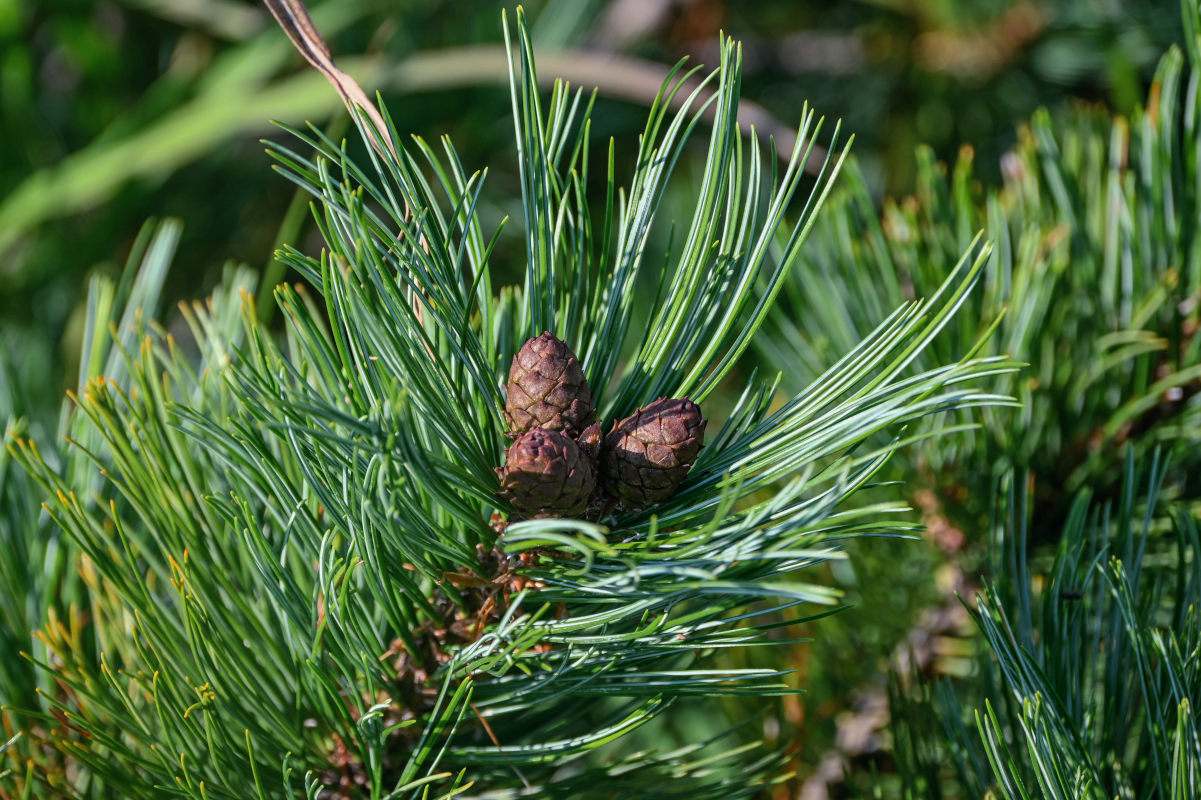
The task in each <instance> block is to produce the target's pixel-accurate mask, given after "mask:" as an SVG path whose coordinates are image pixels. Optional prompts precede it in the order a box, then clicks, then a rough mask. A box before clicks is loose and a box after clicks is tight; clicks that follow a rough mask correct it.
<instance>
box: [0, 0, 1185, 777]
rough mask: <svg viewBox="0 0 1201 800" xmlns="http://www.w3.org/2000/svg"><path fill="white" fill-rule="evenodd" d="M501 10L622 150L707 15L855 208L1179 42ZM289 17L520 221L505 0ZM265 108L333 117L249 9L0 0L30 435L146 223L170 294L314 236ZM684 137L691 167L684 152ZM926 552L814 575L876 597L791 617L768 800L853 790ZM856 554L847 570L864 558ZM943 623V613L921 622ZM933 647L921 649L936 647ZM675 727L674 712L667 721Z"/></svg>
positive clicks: (1028, 14)
mask: <svg viewBox="0 0 1201 800" xmlns="http://www.w3.org/2000/svg"><path fill="white" fill-rule="evenodd" d="M525 5H526V8H527V10H528V11H529V12H530V15H531V18H533V19H534V20H535V36H536V42H537V43H538V46H539V48H540V50H541V52H543V53H545V56H544V57H542V58H541V60H540V62H539V65H540V69H541V70H542V72H543V74H542V75H541V77H542V78H543V79H550V78H553V77H555V75H556V74H563V75H565V76H568V77H570V78H571V79H572V81H573V82H574V83H578V84H582V85H583V86H585V87H591V86H593V85H595V86H597V88H598V91H599V96H600V100H599V101H598V103H599V108H598V111H597V112H596V113H595V114H594V115H593V116H594V120H595V121H596V122H595V125H594V136H595V137H596V140H597V141H598V142H602V141H605V140H607V139H608V138H609V137H614V139H615V141H616V144H617V151H618V156H619V158H622V157H624V158H627V159H628V158H629V157H630V156H631V154H632V153H633V152H634V150H635V148H636V143H635V141H634V137H635V135H636V134H637V132H638V130H639V129H640V127H641V125H642V124H643V121H644V119H645V110H646V107H647V105H648V104H649V103H650V101H651V100H652V99H653V97H654V94H655V92H656V91H657V89H658V84H659V81H660V80H661V78H662V77H663V76H664V75H665V74H666V71H667V69H668V68H669V67H670V65H671V64H673V63H674V62H676V61H677V60H678V59H680V58H682V57H684V56H688V57H689V58H690V59H691V60H692V62H693V63H703V64H710V63H712V61H713V59H714V56H715V54H716V45H717V36H718V32H719V31H725V32H726V33H728V34H730V35H732V36H734V37H735V38H737V39H739V40H740V41H741V42H742V43H743V54H744V65H745V66H744V69H745V77H744V82H743V96H744V99H745V100H748V101H752V102H753V103H754V104H757V106H759V107H760V108H758V109H753V108H748V110H747V111H748V115H749V116H748V119H749V118H751V116H754V115H755V114H757V115H758V116H756V117H755V118H756V119H757V120H758V121H759V122H760V123H761V124H760V127H761V128H766V129H767V130H769V131H779V130H786V129H787V128H788V127H789V126H791V125H792V124H793V123H794V122H795V120H796V119H797V118H798V117H799V114H800V109H801V104H802V103H803V102H804V101H806V100H807V101H809V102H810V103H811V104H813V105H814V106H816V108H817V109H818V111H819V112H820V113H822V114H824V115H825V116H826V117H827V118H830V119H842V120H843V124H844V126H845V128H846V129H847V130H848V131H849V132H851V133H854V134H855V136H856V140H855V145H854V153H855V155H856V157H857V159H858V162H859V166H860V168H861V170H862V174H863V177H864V180H865V182H866V185H867V187H868V191H869V192H870V194H871V196H872V197H873V198H874V200H875V201H876V202H877V203H881V202H882V201H883V198H885V197H886V196H904V195H907V194H909V193H911V192H913V191H914V190H915V180H916V174H917V173H916V161H915V158H914V152H915V149H916V147H917V146H918V145H919V144H923V143H924V144H926V145H929V146H930V147H931V148H932V152H933V155H934V157H935V158H937V159H940V160H943V161H948V162H953V161H954V160H955V158H956V155H957V153H958V152H959V150H960V147H961V146H962V145H964V144H970V145H971V146H972V148H973V149H974V153H975V157H974V162H973V163H974V170H973V177H974V180H977V181H979V182H982V183H983V184H985V185H994V184H997V183H999V182H1000V179H1001V163H1002V156H1003V154H1004V153H1006V151H1007V150H1008V149H1009V148H1011V147H1012V146H1013V145H1014V143H1015V141H1016V138H1017V129H1018V124H1019V123H1020V122H1021V121H1023V120H1026V119H1028V118H1029V117H1031V115H1032V114H1033V113H1034V112H1035V110H1036V109H1038V108H1040V107H1047V108H1049V109H1050V110H1051V112H1052V114H1053V115H1054V114H1055V113H1057V112H1058V111H1060V110H1063V109H1066V108H1069V107H1072V106H1077V105H1079V104H1089V105H1096V106H1103V107H1105V108H1107V109H1110V110H1112V111H1115V112H1119V113H1123V114H1129V113H1131V112H1133V111H1134V110H1135V108H1136V107H1137V106H1138V105H1139V104H1140V103H1141V102H1142V101H1143V98H1145V96H1146V92H1147V87H1148V84H1149V81H1150V77H1151V73H1152V70H1153V69H1154V67H1155V63H1156V61H1157V60H1158V58H1159V57H1160V56H1161V54H1162V53H1163V52H1164V50H1165V49H1166V48H1167V47H1168V46H1169V45H1171V44H1173V43H1175V42H1177V41H1178V40H1179V39H1180V36H1181V26H1180V12H1179V3H1178V2H1177V0H1140V2H1137V3H1130V2H1120V1H1119V0H1043V1H1042V2H1035V1H1034V0H1018V1H1017V2H1014V1H1013V0H841V1H839V2H834V1H833V0H829V1H827V2H818V1H817V0H758V1H757V2H725V1H724V0H578V1H575V0H573V1H571V2H563V1H562V0H561V1H560V2H529V3H526V4H525ZM310 7H311V9H312V10H313V12H314V18H315V20H316V22H317V24H318V25H319V27H320V28H321V29H322V31H323V32H324V33H325V34H326V37H327V39H328V40H329V42H330V45H331V47H332V49H333V51H334V53H335V56H336V57H337V58H338V60H339V63H340V64H341V65H342V66H343V67H344V68H346V69H347V70H348V71H350V72H352V74H355V75H356V76H357V77H359V78H360V80H361V81H362V82H363V84H364V85H365V86H366V87H367V88H368V89H378V90H380V91H381V92H382V94H383V96H384V100H385V104H386V105H387V107H388V109H389V110H390V112H391V113H392V115H393V117H394V118H395V120H396V124H397V127H398V129H400V130H402V131H410V132H412V133H414V134H419V135H421V136H423V137H425V138H426V139H427V140H431V141H433V140H436V139H437V137H438V136H440V135H442V134H449V135H450V136H451V137H452V138H453V139H454V141H455V144H456V147H457V148H458V150H459V152H460V153H461V154H462V156H463V158H464V161H465V165H466V166H467V167H468V169H476V168H482V167H485V166H487V167H488V169H489V179H488V181H489V187H490V188H489V189H488V191H487V193H486V196H487V198H488V202H489V203H491V204H492V206H491V207H490V208H489V209H487V214H488V215H489V216H490V217H491V218H493V219H499V218H500V217H501V216H503V215H505V214H512V215H513V216H515V217H518V218H519V217H520V199H519V197H520V194H519V191H520V190H519V181H518V177H517V176H516V174H515V173H514V172H513V167H514V164H515V157H514V147H513V139H512V137H513V133H512V126H511V122H510V117H509V115H510V105H509V97H508V91H507V86H506V85H505V73H504V61H503V53H502V52H501V51H500V50H499V45H500V43H501V11H502V9H503V8H504V7H505V5H504V4H503V3H495V2H450V1H449V0H447V1H445V2H442V1H440V0H411V1H409V2H385V1H384V0H333V1H332V2H325V3H319V2H313V3H311V4H310ZM271 119H278V120H281V121H284V122H287V123H289V124H301V123H302V122H303V121H304V120H311V121H312V122H314V123H315V124H316V125H318V126H321V127H323V128H325V129H327V130H331V131H334V132H344V131H345V130H346V121H345V115H344V112H343V111H342V108H341V105H340V103H339V101H338V99H337V97H336V95H334V93H333V91H332V90H331V89H330V88H329V86H328V85H327V84H326V83H325V82H324V81H323V80H322V79H321V78H320V77H319V76H318V75H316V74H315V73H314V72H313V71H312V70H311V69H310V68H309V67H308V66H307V65H306V64H304V63H303V61H302V60H301V59H300V57H299V56H297V55H296V54H295V53H294V52H293V51H292V49H291V47H290V45H289V44H288V42H287V41H286V39H285V38H284V36H283V35H282V34H281V33H280V32H279V31H278V29H277V28H276V27H275V26H274V24H273V23H272V21H271V20H270V18H269V16H268V15H267V13H266V12H265V11H264V10H263V9H262V8H261V7H260V6H258V5H256V4H254V3H249V2H240V1H239V0H103V1H100V2H97V1H95V0H0V136H2V142H3V146H0V198H2V199H0V253H3V258H2V259H0V344H2V346H3V356H4V359H3V360H4V362H6V363H7V370H6V371H7V379H8V380H11V381H13V382H15V384H16V387H17V390H16V391H14V392H12V393H11V396H13V397H18V398H21V400H20V402H21V403H23V404H24V407H23V408H16V409H11V410H12V411H15V412H16V413H18V414H27V415H29V416H31V417H32V418H33V420H34V422H35V425H36V424H37V422H38V421H41V422H42V423H48V422H49V420H50V418H51V417H52V416H53V415H54V414H55V413H56V412H57V409H58V407H59V400H60V398H61V395H62V392H63V390H65V389H69V388H73V383H74V380H75V378H74V376H75V375H76V367H77V365H76V364H74V363H73V358H74V356H72V355H71V354H74V353H77V352H78V351H79V340H80V337H81V336H82V327H83V326H82V320H83V318H84V312H85V307H84V304H85V302H86V298H85V291H86V286H87V276H88V275H90V274H92V273H94V272H96V271H103V272H106V273H110V274H112V275H114V276H115V275H117V274H118V273H119V271H120V268H121V265H122V264H123V263H124V259H125V256H126V254H127V252H128V251H129V249H130V247H131V246H132V244H133V242H134V239H135V237H136V235H137V233H138V230H139V229H140V227H141V226H142V224H143V222H144V221H145V220H146V219H147V218H148V217H152V216H160V217H161V216H172V217H178V218H179V219H181V220H182V221H183V222H184V230H183V236H182V239H181V243H180V247H179V252H178V255H177V257H176V259H175V261H174V266H173V269H172V272H171V273H170V275H169V276H168V282H167V290H166V293H165V296H166V297H167V298H168V300H170V301H174V300H182V299H192V298H195V297H198V296H201V295H203V294H204V291H205V287H207V286H209V285H210V284H211V283H213V282H214V281H215V280H216V278H217V277H218V276H219V274H220V270H221V269H222V266H223V265H224V264H225V263H226V262H228V261H237V262H244V263H247V264H250V265H251V266H253V267H256V268H258V269H261V270H264V271H265V272H266V273H267V275H268V277H269V281H270V280H278V279H283V278H286V277H287V276H284V275H283V274H282V273H280V272H279V271H278V270H276V268H275V266H274V265H273V264H272V260H271V253H272V252H273V249H274V247H275V245H276V244H277V242H279V241H280V240H281V238H283V239H287V240H288V241H292V242H298V243H302V244H307V246H310V247H316V246H317V243H316V241H315V240H314V239H313V235H314V234H313V230H312V226H311V225H310V224H309V223H308V220H307V218H306V215H305V208H304V206H303V204H302V203H300V202H298V201H297V198H296V194H295V192H294V190H293V188H292V187H291V185H290V184H288V183H286V182H285V181H284V180H283V179H282V178H280V177H279V176H277V175H275V174H274V173H273V172H272V171H271V170H270V168H269V162H268V159H267V157H266V155H265V153H264V151H263V146H262V145H261V143H260V142H259V139H260V138H261V137H263V136H271V137H274V138H281V139H282V138H285V137H286V134H284V133H282V132H280V131H278V130H274V129H273V128H272V126H271V125H270V124H269V122H268V121H269V120H271ZM697 138H698V139H700V138H702V137H697ZM694 145H695V147H694V148H693V152H694V153H696V154H698V155H699V154H700V153H701V152H702V150H703V148H702V146H701V145H702V142H700V141H697V142H694ZM602 150H603V148H597V149H596V152H595V153H594V157H597V158H603V152H602ZM698 163H699V162H698ZM619 174H622V173H621V171H620V165H619ZM690 174H693V175H695V172H694V171H693V167H692V166H690V165H689V164H687V163H686V164H684V165H682V167H681V175H680V178H679V179H677V180H676V182H675V191H676V194H675V195H674V196H673V197H671V198H670V199H669V203H670V204H671V206H672V207H671V208H670V209H668V210H670V211H673V212H676V213H677V215H678V213H682V212H683V211H684V210H686V209H687V208H688V204H689V202H690V194H689V192H688V189H687V183H688V181H687V178H688V176H689V175H690ZM662 232H663V233H665V231H662ZM520 236H521V232H520V230H519V229H518V226H516V225H511V226H509V228H508V229H507V232H506V237H507V238H506V239H505V240H504V241H502V243H501V247H500V250H499V251H498V257H499V258H500V259H501V260H502V261H503V260H504V259H505V258H506V257H508V256H513V257H516V256H518V255H519V254H520V252H521V250H522V244H521V242H520ZM509 260H513V258H510V259H509ZM165 316H166V317H167V319H168V320H169V319H170V318H171V314H170V312H169V310H167V311H166V312H165ZM0 366H2V365H0ZM778 366H779V365H773V367H778ZM0 410H3V409H0ZM931 503H934V505H932V506H931V507H929V508H921V510H922V511H923V513H924V514H925V516H926V518H927V521H934V522H935V523H936V524H945V525H946V528H947V530H944V531H943V533H944V534H945V535H948V536H951V535H954V534H956V533H957V531H956V530H955V529H954V527H953V526H952V525H950V524H949V523H946V522H945V520H943V519H942V516H941V510H940V508H939V507H938V506H937V501H936V499H931ZM918 505H919V506H920V502H919V503H918ZM933 541H934V543H931V542H927V543H925V544H913V543H902V542H886V543H884V544H873V545H872V547H871V548H870V549H869V548H863V547H861V548H859V550H858V552H856V553H855V558H856V559H865V560H874V561H877V562H878V563H881V564H891V565H893V569H899V570H900V573H898V574H896V576H895V578H896V579H895V582H894V583H890V584H881V583H879V582H865V583H861V584H859V585H856V583H855V572H854V571H853V570H849V571H848V572H847V573H845V574H841V575H835V576H833V577H834V578H835V579H837V580H840V581H842V582H843V584H844V585H846V586H849V587H850V589H851V599H852V600H854V601H855V602H857V603H859V604H860V608H861V609H869V610H870V609H876V611H875V612H874V613H871V612H864V611H852V612H849V613H848V614H844V615H840V616H839V617H836V618H834V619H833V620H827V621H823V622H822V623H821V624H819V625H818V626H816V627H815V628H814V629H813V630H812V631H810V633H811V634H813V635H816V636H817V637H818V643H817V644H816V645H815V646H813V647H803V648H793V649H790V650H789V651H788V658H790V659H793V660H794V661H795V662H796V663H794V664H793V666H794V667H796V668H797V669H798V670H799V671H800V672H799V675H798V678H797V680H798V684H799V685H803V686H805V687H806V688H807V689H808V691H809V694H807V695H805V696H803V697H801V698H799V699H798V698H790V699H787V700H783V701H781V708H780V711H781V712H782V713H781V716H780V719H783V720H784V721H785V722H786V723H790V724H791V726H793V727H792V730H791V732H787V733H783V734H780V735H784V736H786V737H787V736H792V737H795V740H796V741H795V744H796V759H795V764H794V765H795V766H796V768H797V769H798V770H800V772H801V776H800V778H799V779H798V781H796V782H794V783H793V784H791V785H790V787H789V788H788V789H787V791H788V792H790V793H795V794H796V795H797V796H801V797H806V798H813V799H814V800H816V798H820V797H829V796H844V795H845V796H853V792H854V788H853V785H854V782H853V781H852V782H851V783H850V784H847V783H845V782H844V781H843V780H842V779H840V778H839V777H838V775H837V773H838V771H839V769H841V767H837V766H836V765H835V764H834V762H835V761H837V759H831V758H829V757H828V756H829V754H831V753H840V754H841V756H842V757H843V758H844V759H849V761H846V762H844V763H850V764H851V765H852V767H854V764H855V761H854V760H855V758H857V757H859V755H860V754H870V753H873V752H875V750H876V748H877V747H878V746H879V745H880V744H881V743H880V742H879V741H876V740H875V739H873V737H878V736H879V735H881V734H880V732H881V730H882V724H881V721H880V719H881V718H880V715H881V714H882V713H885V712H886V710H885V709H881V708H880V705H879V704H880V703H881V701H882V698H883V697H884V691H883V680H884V678H883V676H884V674H885V672H886V670H885V669H884V668H883V664H884V662H885V661H886V659H887V658H888V657H889V656H890V654H891V653H892V652H893V650H894V648H895V647H896V645H897V643H898V642H901V641H903V640H904V639H905V637H906V636H908V635H910V634H911V632H912V630H913V626H914V624H915V620H916V617H917V616H918V615H919V614H920V613H923V612H922V609H927V611H926V612H924V613H927V614H928V613H931V612H930V611H929V610H928V609H929V608H930V607H933V604H935V603H936V601H937V599H938V598H939V597H940V596H944V595H945V594H946V592H947V591H948V589H950V588H954V586H955V585H956V581H958V580H959V579H960V576H959V574H958V572H957V570H958V567H956V566H949V565H948V564H946V563H944V560H943V558H942V556H941V555H940V549H939V546H938V542H937V537H935V540H933ZM944 549H945V548H944ZM896 565H900V566H899V567H897V566H896ZM862 569H863V570H864V571H865V572H866V573H868V574H871V573H872V568H871V565H870V564H867V565H864V566H863V567H862ZM901 573H903V574H901ZM882 608H886V609H889V610H890V613H888V614H886V615H881V614H880V613H879V611H878V610H879V609H882ZM948 613H951V612H948ZM961 621H962V620H960V622H961ZM940 624H941V625H942V627H943V628H953V627H954V625H955V624H957V623H956V621H954V620H952V621H942V623H937V622H935V623H931V625H930V626H929V627H932V628H935V629H937V628H939V625H940ZM946 641H948V642H950V641H951V640H950V639H948V640H946ZM955 657H956V654H955V653H953V652H952V653H940V658H943V660H944V662H951V663H953V661H954V659H955ZM773 719H774V718H773ZM673 720H674V721H673V724H676V725H681V724H683V725H687V724H691V723H690V720H689V718H688V717H687V716H684V715H682V716H679V717H675V718H673ZM709 724H712V723H711V722H710V723H709ZM772 724H776V723H775V722H773V723H772ZM856 736H858V738H857V739H856ZM769 738H771V737H769ZM871 768H873V769H887V763H884V762H880V761H878V760H877V761H873V762H872V763H871ZM847 786H851V787H852V788H845V787H847ZM839 787H844V788H841V789H840V788H839ZM805 792H811V793H810V794H805ZM840 792H843V793H844V795H840V794H839V793H840ZM846 792H851V793H852V794H849V795H846V794H845V793H846ZM782 796H793V795H792V794H788V795H782Z"/></svg>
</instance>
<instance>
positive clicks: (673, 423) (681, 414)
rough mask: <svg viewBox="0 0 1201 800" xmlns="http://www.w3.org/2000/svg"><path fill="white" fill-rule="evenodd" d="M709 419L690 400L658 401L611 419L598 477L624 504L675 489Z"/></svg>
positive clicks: (658, 498) (635, 504) (656, 498)
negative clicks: (611, 424)
mask: <svg viewBox="0 0 1201 800" xmlns="http://www.w3.org/2000/svg"><path fill="white" fill-rule="evenodd" d="M706 424H707V421H706V420H705V419H704V418H703V417H702V416H701V410H700V407H699V406H697V405H696V404H695V403H693V402H692V401H690V400H688V399H686V398H685V399H661V400H656V401H655V402H653V403H651V404H650V405H648V406H647V407H646V408H642V409H639V410H638V411H637V412H635V413H634V414H632V415H631V416H629V417H626V418H625V419H623V420H621V421H620V422H617V423H614V425H613V429H612V430H610V431H609V433H608V434H607V435H606V436H605V439H604V444H603V448H602V455H601V479H602V482H603V485H604V488H605V490H606V491H607V492H608V493H609V494H611V495H612V496H613V497H615V498H617V499H618V500H620V501H621V502H622V503H623V504H624V505H625V506H626V507H628V508H643V507H646V506H648V505H654V504H655V503H660V502H662V501H664V500H666V499H667V498H668V497H670V496H671V495H672V494H674V493H675V491H676V489H678V488H679V486H680V484H681V483H683V481H684V478H685V477H687V475H688V470H689V469H691V468H692V463H693V462H694V461H695V460H696V456H697V454H698V453H699V452H700V449H701V446H702V444H703V442H704V437H705V425H706Z"/></svg>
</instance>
